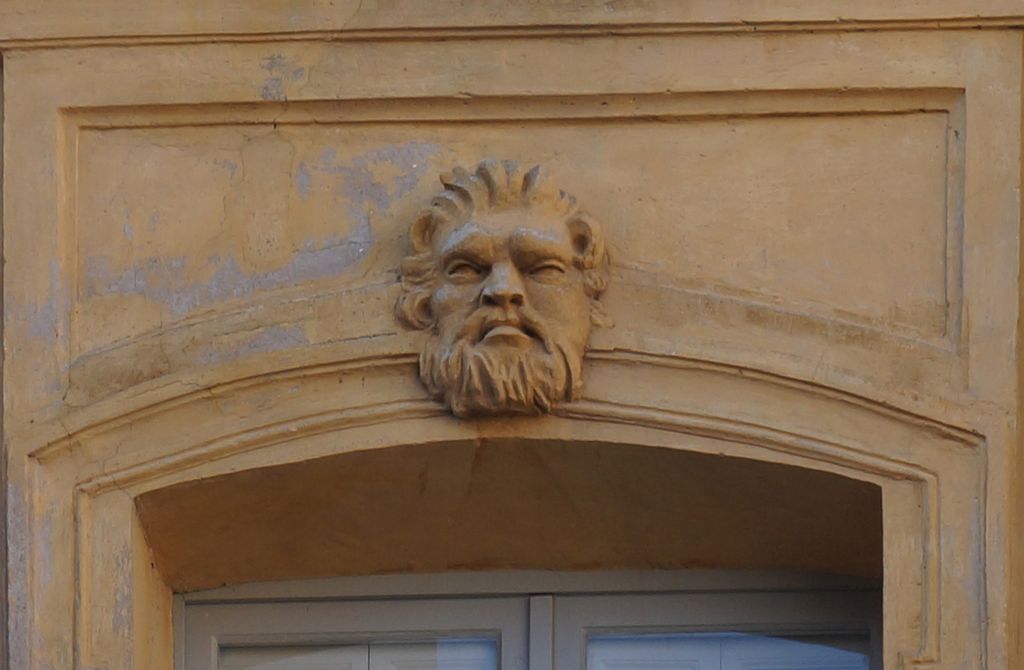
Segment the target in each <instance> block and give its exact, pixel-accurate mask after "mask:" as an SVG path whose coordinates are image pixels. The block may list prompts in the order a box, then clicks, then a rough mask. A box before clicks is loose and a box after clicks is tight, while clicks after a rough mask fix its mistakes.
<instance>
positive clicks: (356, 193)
mask: <svg viewBox="0 0 1024 670" xmlns="http://www.w3.org/2000/svg"><path fill="white" fill-rule="evenodd" d="M439 152H440V147H438V146H437V145H436V144H430V143H427V142H406V143H404V144H398V145H393V146H386V147H382V148H380V149H374V150H373V151H368V152H366V153H363V154H360V155H357V156H353V157H351V158H348V159H346V160H339V159H338V155H337V151H336V150H335V149H332V148H328V149H324V150H323V151H322V152H321V153H320V156H319V158H318V160H317V162H316V164H315V165H314V166H313V168H314V169H316V170H319V171H321V172H325V173H328V174H334V175H338V176H340V177H341V183H340V184H339V187H338V188H339V191H340V193H341V194H342V195H344V196H345V197H346V198H347V200H348V201H349V203H350V205H349V213H350V214H351V215H352V216H353V217H354V218H360V217H366V216H367V215H368V213H369V212H371V211H376V212H384V211H387V210H388V209H390V207H391V205H392V204H393V203H394V202H395V201H397V200H399V199H401V198H402V197H404V196H405V195H407V194H408V193H409V192H410V191H412V189H413V188H415V187H416V184H418V183H419V182H420V180H421V179H423V177H424V176H425V174H426V171H427V168H429V167H430V159H431V158H432V157H433V156H435V155H437V154H438V153H439Z"/></svg>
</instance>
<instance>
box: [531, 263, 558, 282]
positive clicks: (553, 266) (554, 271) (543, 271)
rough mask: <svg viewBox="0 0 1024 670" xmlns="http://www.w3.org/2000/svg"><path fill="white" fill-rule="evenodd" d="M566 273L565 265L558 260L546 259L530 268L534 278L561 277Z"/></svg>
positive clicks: (548, 278)
mask: <svg viewBox="0 0 1024 670" xmlns="http://www.w3.org/2000/svg"><path fill="white" fill-rule="evenodd" d="M564 274H565V266H564V265H562V264H561V263H559V262H557V261H544V262H543V263H538V264H537V265H534V266H533V267H532V268H530V272H529V275H530V277H532V278H534V279H547V280H551V279H560V278H561V277H562V275H564Z"/></svg>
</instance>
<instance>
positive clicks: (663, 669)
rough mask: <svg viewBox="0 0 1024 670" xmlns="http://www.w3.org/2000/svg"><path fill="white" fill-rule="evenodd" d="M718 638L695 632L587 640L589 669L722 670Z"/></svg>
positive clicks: (612, 636)
mask: <svg viewBox="0 0 1024 670" xmlns="http://www.w3.org/2000/svg"><path fill="white" fill-rule="evenodd" d="M721 655H722V651H721V645H720V644H719V642H718V640H717V639H714V638H707V637H704V636H693V635H685V634H684V635H609V636H595V637H591V638H590V641H589V642H588V643H587V670H720V667H721Z"/></svg>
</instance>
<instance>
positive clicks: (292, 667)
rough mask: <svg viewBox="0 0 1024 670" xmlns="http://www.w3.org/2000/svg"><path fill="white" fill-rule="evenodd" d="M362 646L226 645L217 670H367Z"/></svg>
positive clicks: (221, 652)
mask: <svg viewBox="0 0 1024 670" xmlns="http://www.w3.org/2000/svg"><path fill="white" fill-rule="evenodd" d="M366 665H367V648H366V645H350V646H344V647H299V646H295V647H266V648H264V647H228V648H225V649H221V650H220V660H219V662H218V664H217V667H218V669H219V670H367V668H366Z"/></svg>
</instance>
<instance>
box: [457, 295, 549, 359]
mask: <svg viewBox="0 0 1024 670" xmlns="http://www.w3.org/2000/svg"><path fill="white" fill-rule="evenodd" d="M493 321H508V322H510V323H513V324H515V325H518V326H519V327H520V328H522V329H523V330H525V331H527V332H530V333H533V334H535V335H536V336H537V337H538V338H540V340H541V342H543V343H544V348H545V349H546V350H547V351H548V352H549V353H550V352H552V351H553V350H554V349H553V345H552V342H551V339H550V338H549V337H548V334H547V330H546V329H545V327H544V324H543V322H542V320H541V318H540V315H538V314H537V313H536V312H535V311H533V309H531V308H530V307H527V306H526V305H523V306H522V307H517V308H516V309H515V310H514V311H505V310H502V309H498V308H494V307H481V308H480V309H478V310H476V311H475V312H473V313H472V314H470V315H469V317H468V318H467V319H466V322H465V323H464V324H462V328H460V329H459V339H460V340H461V339H471V340H472V341H473V342H477V341H479V339H480V336H481V333H483V330H484V328H485V327H486V326H487V324H489V323H491V322H493Z"/></svg>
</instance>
